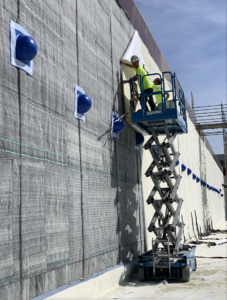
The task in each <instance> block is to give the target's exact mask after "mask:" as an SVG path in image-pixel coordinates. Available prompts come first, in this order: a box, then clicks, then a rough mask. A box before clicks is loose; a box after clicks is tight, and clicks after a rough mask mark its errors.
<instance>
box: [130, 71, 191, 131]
mask: <svg viewBox="0 0 227 300" xmlns="http://www.w3.org/2000/svg"><path fill="white" fill-rule="evenodd" d="M146 76H148V77H150V76H157V77H160V81H161V86H160V87H161V90H160V92H152V93H145V91H144V88H143V80H144V77H146ZM166 76H168V77H169V79H170V83H171V89H170V90H166V89H165V77H166ZM135 77H140V82H141V91H140V93H138V91H137V89H135V88H134V87H135V83H134V78H135ZM130 88H131V101H130V105H131V117H132V122H133V123H134V124H135V125H136V126H137V127H138V128H139V129H140V131H142V132H143V134H144V135H147V134H148V135H151V134H152V132H151V127H152V128H153V129H154V131H155V132H156V133H158V134H160V135H165V130H164V127H165V126H167V128H168V130H169V132H170V133H175V132H177V133H178V134H181V133H187V118H186V106H185V98H184V92H183V90H182V88H181V85H180V83H179V81H178V79H177V77H176V74H175V73H174V74H172V73H171V72H163V73H162V76H161V75H160V74H158V73H154V74H147V75H145V76H143V77H142V76H140V75H136V76H134V77H133V78H131V79H130ZM165 92H168V93H170V95H171V96H172V100H171V101H168V102H166V101H165V96H164V94H165ZM158 94H161V96H162V103H161V105H158V106H157V107H156V110H154V111H146V104H145V97H147V96H149V97H151V96H155V95H158ZM138 99H139V100H140V104H141V109H140V110H139V111H136V105H135V104H136V103H137V102H138Z"/></svg>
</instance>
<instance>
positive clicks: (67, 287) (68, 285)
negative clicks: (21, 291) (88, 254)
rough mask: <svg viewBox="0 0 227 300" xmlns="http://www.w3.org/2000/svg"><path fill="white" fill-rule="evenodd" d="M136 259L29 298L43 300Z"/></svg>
mask: <svg viewBox="0 0 227 300" xmlns="http://www.w3.org/2000/svg"><path fill="white" fill-rule="evenodd" d="M136 260H138V258H135V259H132V260H130V261H128V262H125V263H122V264H119V265H116V266H114V267H110V268H108V269H106V270H103V271H100V272H98V273H94V274H93V275H91V276H89V277H87V278H85V279H84V280H80V279H79V280H75V281H73V282H71V283H70V284H64V285H62V286H60V287H58V288H56V289H54V290H52V291H49V292H47V293H45V294H43V295H40V296H38V297H36V298H33V299H31V300H45V299H46V298H49V297H51V296H54V295H56V294H58V293H60V292H62V291H65V290H67V289H69V288H71V287H73V286H76V285H79V284H81V283H84V282H86V281H89V280H91V279H94V278H97V277H99V276H101V275H103V274H105V273H107V272H110V271H112V270H115V269H118V268H120V267H123V266H126V265H128V264H130V263H132V262H134V261H136Z"/></svg>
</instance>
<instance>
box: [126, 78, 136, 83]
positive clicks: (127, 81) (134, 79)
mask: <svg viewBox="0 0 227 300" xmlns="http://www.w3.org/2000/svg"><path fill="white" fill-rule="evenodd" d="M137 80H138V77H135V78H133V81H137ZM123 83H130V80H124V81H123Z"/></svg>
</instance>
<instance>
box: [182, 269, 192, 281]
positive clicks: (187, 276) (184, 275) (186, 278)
mask: <svg viewBox="0 0 227 300" xmlns="http://www.w3.org/2000/svg"><path fill="white" fill-rule="evenodd" d="M182 280H183V281H184V282H189V281H190V273H189V266H186V267H184V268H182Z"/></svg>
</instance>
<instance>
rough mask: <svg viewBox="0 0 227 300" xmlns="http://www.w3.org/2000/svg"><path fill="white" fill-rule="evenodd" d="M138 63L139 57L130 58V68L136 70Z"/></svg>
mask: <svg viewBox="0 0 227 300" xmlns="http://www.w3.org/2000/svg"><path fill="white" fill-rule="evenodd" d="M139 61H140V59H139V57H138V56H137V55H133V56H132V57H131V63H132V66H133V67H134V68H136V69H137V68H138V67H139V65H140V63H139Z"/></svg>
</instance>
